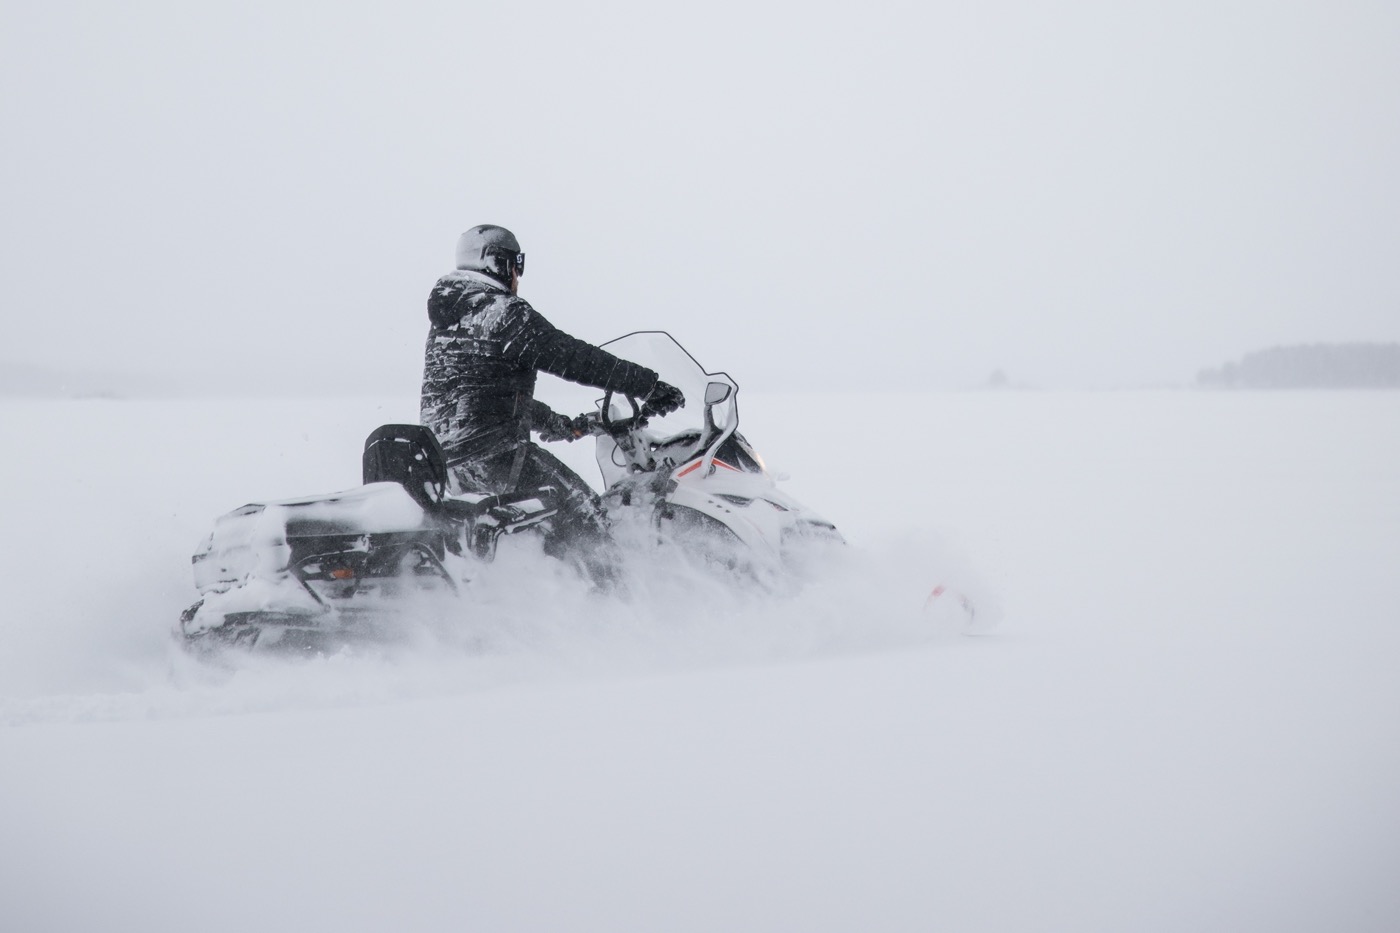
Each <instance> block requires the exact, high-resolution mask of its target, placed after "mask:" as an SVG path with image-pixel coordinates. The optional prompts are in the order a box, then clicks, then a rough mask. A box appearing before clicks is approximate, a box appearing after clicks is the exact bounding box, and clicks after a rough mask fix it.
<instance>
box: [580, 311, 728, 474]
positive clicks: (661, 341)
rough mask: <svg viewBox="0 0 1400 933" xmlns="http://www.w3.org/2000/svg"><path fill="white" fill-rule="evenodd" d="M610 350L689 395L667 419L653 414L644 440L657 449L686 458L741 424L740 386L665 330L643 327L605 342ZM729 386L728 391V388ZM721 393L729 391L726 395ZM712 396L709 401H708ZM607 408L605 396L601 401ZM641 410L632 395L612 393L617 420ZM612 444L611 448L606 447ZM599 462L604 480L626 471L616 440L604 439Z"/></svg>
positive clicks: (611, 408)
mask: <svg viewBox="0 0 1400 933" xmlns="http://www.w3.org/2000/svg"><path fill="white" fill-rule="evenodd" d="M602 346H603V348H604V349H606V350H607V351H608V352H609V353H611V354H613V355H614V356H618V357H621V358H622V359H624V360H631V361H632V362H634V363H639V364H641V365H642V366H645V367H647V368H648V369H653V370H655V371H656V374H657V375H658V376H660V377H661V381H662V382H669V383H670V384H671V385H673V386H675V387H676V388H678V389H680V390H681V392H682V394H684V395H685V406H684V407H683V408H680V409H677V410H676V411H674V412H672V413H671V414H669V415H666V416H665V417H661V418H652V419H650V421H649V422H648V424H647V427H646V429H645V430H644V431H643V432H642V439H644V440H646V441H647V442H649V443H650V444H651V445H653V446H654V447H656V448H657V455H658V457H667V458H669V459H672V460H673V461H674V462H676V463H680V462H683V460H684V459H688V458H689V457H691V456H694V455H695V454H698V453H703V452H705V451H706V450H707V449H709V448H712V447H714V446H715V445H716V442H718V441H722V440H723V439H724V438H725V437H727V436H728V435H729V434H732V433H733V431H734V429H735V428H736V427H737V426H738V424H739V406H738V405H737V404H736V401H735V397H736V396H737V395H738V394H739V386H738V384H737V383H735V382H734V380H733V379H730V378H729V376H728V375H727V374H725V373H707V372H705V369H704V367H702V366H701V365H700V364H699V363H698V362H696V361H695V358H694V357H692V356H691V355H690V354H689V353H687V352H686V351H685V348H684V347H682V346H681V345H680V344H678V343H676V341H675V338H673V337H672V336H671V335H670V334H668V333H665V332H664V331H640V332H638V333H635V334H628V335H627V336H625V337H619V338H617V339H616V340H611V341H609V342H607V343H605V344H603V345H602ZM726 389H727V391H726ZM720 396H723V397H722V398H721V397H720ZM707 398H708V400H709V401H708V404H707ZM599 404H600V407H601V400H599ZM633 414H635V412H633V410H632V406H631V405H630V404H629V403H628V401H627V399H626V398H624V397H623V396H620V395H614V396H613V397H612V404H611V405H610V406H609V410H608V417H609V418H611V419H613V420H618V419H623V418H630V417H632V415H633ZM605 448H606V449H605ZM598 466H599V468H600V469H601V470H602V471H603V481H604V482H605V483H607V484H608V485H612V484H613V483H614V482H615V481H616V479H617V478H619V476H621V475H622V474H624V473H625V472H626V462H625V460H624V459H623V457H622V454H621V451H617V450H615V449H613V445H611V444H600V445H599V448H598Z"/></svg>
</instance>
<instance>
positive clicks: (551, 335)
mask: <svg viewBox="0 0 1400 933" xmlns="http://www.w3.org/2000/svg"><path fill="white" fill-rule="evenodd" d="M509 318H510V323H509V325H508V326H507V328H506V329H505V330H506V333H505V334H504V336H505V356H506V357H507V358H511V359H516V360H518V361H520V362H522V363H524V364H525V365H526V366H530V367H532V368H534V369H536V370H540V371H542V372H547V373H550V374H551V375H555V376H558V377H559V378H561V379H567V380H569V381H570V382H579V383H582V384H584V385H589V386H594V387H595V388H599V389H604V390H608V391H612V392H620V393H623V394H624V395H630V396H632V397H633V398H646V397H647V396H648V395H650V394H651V391H652V390H653V389H654V388H656V380H657V377H656V373H654V372H652V371H651V370H650V369H647V368H646V367H645V366H638V365H637V364H636V363H630V362H628V361H627V360H624V359H619V358H618V357H616V356H613V355H612V354H611V353H609V352H608V351H606V350H603V349H600V348H599V347H595V346H593V345H592V344H590V343H585V342H584V341H582V340H579V339H578V338H577V337H571V336H569V335H568V334H566V333H564V332H563V331H562V330H560V329H559V328H557V327H555V326H554V325H553V324H551V323H549V321H547V320H545V318H544V316H543V315H542V314H540V313H539V312H538V311H536V310H535V309H534V308H532V307H530V305H529V303H528V302H526V301H524V300H523V299H518V298H517V299H515V300H514V301H512V302H511V308H510V314H509Z"/></svg>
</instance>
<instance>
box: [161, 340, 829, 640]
mask: <svg viewBox="0 0 1400 933" xmlns="http://www.w3.org/2000/svg"><path fill="white" fill-rule="evenodd" d="M603 346H604V347H607V348H608V349H609V350H610V352H612V353H614V354H615V355H618V356H620V357H622V358H624V359H630V360H634V361H636V362H639V363H641V364H643V365H645V366H648V367H650V368H652V369H654V370H656V371H657V372H658V373H659V374H660V375H661V378H662V379H664V380H665V381H667V382H669V383H671V384H672V385H675V386H677V387H678V388H680V389H681V391H682V393H683V394H684V396H685V399H686V403H687V404H686V405H685V406H684V407H683V408H681V409H679V410H677V411H675V412H672V413H670V414H667V415H664V416H658V415H656V414H655V413H654V412H650V411H648V410H647V409H646V407H645V406H644V405H643V404H642V403H641V402H639V401H638V400H637V399H634V398H630V397H626V396H614V395H613V394H612V393H608V394H607V395H606V396H605V397H604V398H603V399H602V400H600V401H599V402H598V403H597V410H596V411H595V412H592V413H590V414H589V415H588V416H587V421H588V424H589V426H590V432H589V433H591V434H592V435H593V436H594V437H595V439H596V445H597V446H596V459H597V462H598V466H599V469H600V470H601V472H602V477H603V483H604V492H603V494H602V503H603V506H604V509H605V510H606V512H607V515H608V518H609V520H610V521H611V522H612V524H613V528H614V531H615V533H616V534H617V536H618V539H619V542H620V543H622V544H623V545H624V546H626V545H629V544H630V545H633V546H642V547H648V546H655V547H679V548H681V549H683V550H684V551H685V552H687V553H688V554H694V555H696V556H697V557H699V558H700V559H701V560H703V561H705V562H708V563H718V564H720V565H721V566H722V567H724V568H726V569H735V568H749V569H751V568H766V569H768V570H780V568H782V567H783V566H784V563H785V562H786V561H788V560H789V559H790V558H791V556H792V555H794V554H795V553H797V552H799V551H801V550H802V549H804V548H807V547H810V546H811V545H812V543H813V542H817V543H818V544H825V543H827V542H840V541H841V536H840V534H839V533H838V532H837V530H836V528H835V526H834V525H832V524H831V523H830V522H828V521H826V520H825V519H823V518H821V517H820V516H818V515H816V514H815V513H813V512H812V511H811V510H809V509H808V508H807V507H806V506H804V505H802V504H801V503H800V502H798V501H796V500H795V499H793V498H792V497H791V496H788V495H786V494H784V493H782V492H781V491H780V490H779V489H778V488H777V484H776V482H775V481H774V478H773V477H772V476H771V475H770V474H769V473H768V470H767V468H766V467H765V466H764V463H763V460H762V458H761V457H760V456H759V455H758V453H757V451H755V450H754V448H753V447H752V446H751V445H750V444H749V443H748V441H747V440H745V439H744V437H743V435H741V434H739V432H738V430H737V428H738V424H739V415H738V406H737V395H738V390H739V387H738V385H737V384H736V383H735V382H734V381H733V380H732V379H731V378H730V377H729V376H728V375H726V374H724V373H706V372H705V371H704V369H703V368H702V367H701V366H700V365H699V364H698V363H697V362H696V361H695V359H694V358H693V357H691V356H690V354H689V353H687V352H686V351H685V349H684V348H682V347H681V346H680V344H678V343H676V341H675V340H674V339H673V338H672V337H671V336H670V335H669V334H666V333H663V332H656V331H652V332H640V333H634V334H629V335H627V336H625V337H621V338H618V339H617V340H614V341H611V342H610V343H607V344H604V345H603ZM362 475H363V481H364V485H362V486H359V487H357V488H355V489H350V490H347V491H344V492H339V493H333V494H330V495H321V496H308V497H304V498H299V499H289V500H284V501H276V502H258V503H251V504H249V505H245V506H243V507H242V508H239V509H235V510H234V511H232V512H229V513H228V514H226V515H224V516H222V517H220V518H219V519H218V520H217V521H216V523H215V526H214V530H213V531H212V532H211V533H210V535H209V536H208V537H207V538H206V539H205V540H204V542H203V544H202V545H201V546H200V547H199V549H198V550H197V551H196V552H195V554H194V556H193V558H192V561H193V566H194V577H195V584H196V586H197V588H198V590H199V593H200V599H199V601H198V602H196V603H195V604H194V605H193V606H191V607H190V608H189V609H187V610H185V612H184V613H183V614H182V615H181V617H180V621H179V623H178V625H177V627H176V637H177V638H178V639H179V640H181V641H182V642H183V643H184V644H185V645H186V646H187V647H189V648H191V649H193V650H196V651H203V650H205V649H218V648H223V647H229V646H239V647H245V648H253V647H257V648H259V649H265V648H277V649H282V650H291V651H317V650H321V649H323V648H325V647H328V646H331V645H335V644H338V643H343V642H348V641H357V640H365V639H367V640H374V639H376V638H388V637H392V635H393V632H394V629H395V620H396V618H400V619H401V614H402V613H412V612H415V611H417V610H418V609H419V608H421V607H422V606H423V605H425V603H424V602H423V600H424V599H445V600H449V601H451V600H463V601H465V600H467V599H469V590H470V584H471V580H472V579H473V578H474V577H475V575H476V574H477V573H478V572H479V571H480V569H481V567H482V565H483V564H484V563H487V562H490V561H491V560H492V559H493V557H494V555H495V553H496V549H497V546H498V544H499V542H500V541H501V540H502V539H503V538H504V537H506V536H509V535H514V534H518V533H521V532H526V533H528V532H529V531H530V530H531V529H538V528H540V527H541V526H543V525H544V523H546V522H548V521H549V520H550V518H551V517H553V516H554V515H555V514H556V513H557V511H558V495H559V493H558V491H557V490H555V489H554V488H552V487H549V486H544V487H539V488H528V489H520V490H516V491H513V492H510V493H506V494H500V495H495V494H489V493H465V494H453V493H451V492H449V488H448V471H447V462H446V458H445V456H444V454H443V451H442V447H441V445H440V444H439V443H438V440H437V438H436V437H435V436H434V435H433V433H432V432H431V431H430V430H429V429H428V428H426V427H423V426H421V425H384V426H381V427H379V428H377V429H376V430H375V431H373V432H372V433H371V434H370V435H369V437H368V438H367V439H366V440H365V446H364V453H363V457H362Z"/></svg>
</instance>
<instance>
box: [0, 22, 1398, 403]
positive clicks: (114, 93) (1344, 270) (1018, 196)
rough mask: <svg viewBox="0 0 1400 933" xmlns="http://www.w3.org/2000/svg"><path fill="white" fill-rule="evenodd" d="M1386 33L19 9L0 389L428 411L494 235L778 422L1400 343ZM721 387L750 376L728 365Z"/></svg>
mask: <svg viewBox="0 0 1400 933" xmlns="http://www.w3.org/2000/svg"><path fill="white" fill-rule="evenodd" d="M1397 47H1400V10H1397V8H1396V7H1395V6H1394V5H1392V4H1384V3H1361V2H1349V3H1329V4H1320V3H1317V4H1290V5H1287V6H1286V7H1280V6H1279V5H1276V4H1266V3H1243V2H1225V3H1204V2H1186V3H1177V4H1171V5H1169V6H1159V5H1147V6H1144V5H1132V6H1131V7H1129V8H1125V7H1123V6H1122V5H1118V4H1107V3H1084V2H1079V3H1072V4H1069V5H1056V6H1053V7H1046V6H1044V5H1042V4H1032V3H1023V2H1012V3H991V4H979V5H977V6H976V7H975V8H968V7H967V6H966V5H952V4H940V5H935V6H929V5H926V4H914V3H907V4H906V3H887V2H877V3H873V4H861V5H858V6H853V5H833V4H809V5H803V6H801V7H798V6H797V5H791V4H761V3H760V4H747V3H746V4H733V5H730V4H719V5H714V4H711V5H707V6H706V7H704V8H703V9H696V10H695V11H693V12H677V11H674V10H669V9H662V8H657V7H653V6H649V5H642V4H609V3H603V4H587V5H584V6H582V7H576V6H573V5H567V4H562V3H546V4H528V3H527V4H521V3H511V4H470V3H461V2H455V3H440V4H422V3H419V4H400V5H395V7H394V8H393V9H392V10H391V9H390V8H388V7H384V6H382V5H379V4H372V5H371V4H363V3H337V4H331V3H283V2H278V3H238V4H228V3H200V4H196V5H186V4H175V3H142V4H120V5H110V4H100V3H69V4H61V5H37V4H19V3H6V4H5V5H4V7H3V22H0V82H3V87H4V93H3V94H0V125H3V126H4V133H5V145H4V146H3V147H0V204H3V207H2V208H0V249H3V251H4V254H5V262H4V272H3V277H0V308H3V315H2V316H0V328H3V329H0V346H2V347H3V349H0V361H4V362H8V363H10V364H18V363H21V362H23V363H26V364H29V365H37V366H43V367H46V368H49V369H57V370H63V371H69V372H90V371H102V372H115V373H136V374H142V375H143V376H144V377H148V378H149V377H156V376H159V377H169V378H171V379H173V380H175V381H176V382H177V383H178V384H180V385H181V386H183V387H185V388H187V389H197V388H200V387H207V386H209V385H219V386H225V387H229V386H231V387H233V389H234V390H235V391H266V390H269V389H270V388H271V389H276V388H282V387H288V386H295V385H306V384H308V383H309V382H312V381H315V382H317V383H320V384H322V385H330V386H331V387H332V388H334V389H335V390H337V391H343V390H346V389H350V388H365V389H370V390H373V391H376V392H387V393H390V394H395V395H397V394H400V393H402V394H404V395H411V394H413V393H415V392H416V390H417V382H418V377H419V373H420V367H421V347H422V340H423V336H424V334H425V331H426V321H425V318H424V313H423V302H424V298H425V297H426V293H427V290H428V288H429V287H430V285H431V284H432V282H433V280H434V279H435V278H436V276H438V275H439V274H441V273H442V272H444V271H446V270H447V269H448V268H449V267H450V265H451V259H452V248H453V244H454V241H455V238H456V236H457V234H458V233H459V232H460V231H461V230H463V229H465V228H466V227H468V226H471V225H473V224H477V223H484V222H489V223H497V224H503V225H505V226H508V227H510V228H511V229H513V230H514V231H515V232H516V233H517V234H518V235H519V237H520V239H521V241H522V243H523V245H524V248H525V250H526V252H527V254H528V256H529V262H528V274H527V275H526V277H525V280H524V281H523V283H522V294H524V295H525V297H527V298H529V299H530V300H531V301H532V302H534V303H535V305H536V307H538V308H539V309H540V310H541V311H542V312H543V313H544V314H545V315H546V316H548V317H549V318H550V319H551V320H552V321H554V323H556V324H557V325H559V326H560V327H562V328H564V329H565V330H568V331H570V332H572V333H574V334H576V335H577V336H580V337H583V338H585V339H589V340H593V341H601V340H604V339H607V338H609V337H612V336H616V335H618V334H620V333H624V332H627V331H629V330H633V329H639V328H649V329H650V328H662V329H667V330H670V331H672V332H674V333H676V334H677V335H678V336H681V337H682V339H683V340H684V341H685V342H686V344H687V345H688V346H691V347H692V348H693V350H694V351H695V352H696V353H697V354H698V355H699V356H700V358H702V359H715V358H721V357H722V358H724V359H726V360H728V361H730V362H731V366H732V368H733V369H734V370H735V371H742V372H744V373H745V374H747V377H746V382H745V384H746V386H748V387H750V388H753V389H761V390H787V389H810V388H815V387H819V386H821V385H823V384H830V383H831V382H833V381H836V380H839V382H840V383H841V384H843V385H852V384H854V385H859V386H862V387H866V388H872V389H881V388H921V389H923V388H937V387H959V386H966V385H976V384H980V383H982V382H984V381H985V380H986V379H987V378H988V376H989V374H991V373H992V372H993V371H994V370H998V369H1000V370H1003V371H1005V372H1006V373H1007V374H1008V376H1009V378H1010V379H1011V381H1013V382H1014V383H1017V384H1027V385H1042V386H1049V387H1060V386H1070V387H1078V386H1084V387H1105V386H1124V385H1130V386H1138V385H1158V384H1167V385H1170V384H1179V383H1186V382H1189V381H1190V380H1191V379H1192V378H1193V377H1194V375H1195V373H1196V372H1197V370H1198V369H1200V368H1201V367H1202V366H1209V365H1218V364H1220V363H1223V362H1224V361H1226V360H1229V359H1235V358H1238V357H1239V356H1241V355H1242V354H1243V353H1246V352H1248V351H1251V350H1255V349H1258V348H1261V347H1264V346H1270V345H1275V344H1287V343H1306V342H1310V341H1327V340H1336V341H1361V340H1395V339H1400V313H1397V312H1400V264H1397V263H1395V261H1394V257H1395V256H1397V255H1400V176H1397V174H1396V173H1395V171H1394V166H1395V165H1397V164H1400V58H1397V56H1395V54H1394V49H1395V48H1397ZM721 346H722V347H723V352H720V349H719V348H720V347H721Z"/></svg>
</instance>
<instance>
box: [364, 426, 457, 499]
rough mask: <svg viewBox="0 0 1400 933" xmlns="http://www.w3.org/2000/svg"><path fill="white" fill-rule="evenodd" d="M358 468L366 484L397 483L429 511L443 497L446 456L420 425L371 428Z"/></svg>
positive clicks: (428, 431)
mask: <svg viewBox="0 0 1400 933" xmlns="http://www.w3.org/2000/svg"><path fill="white" fill-rule="evenodd" d="M361 467H362V474H363V477H364V482H365V484H366V485H368V484H369V483H386V482H387V483H398V484H399V485H401V486H403V488H404V489H406V490H407V491H408V494H409V495H410V496H412V497H413V499H414V501H415V502H417V503H418V504H419V505H421V506H422V507H423V508H425V509H427V510H428V511H430V512H431V511H435V510H436V509H438V508H439V507H440V506H441V505H442V502H443V499H444V498H445V497H446V495H447V457H446V456H444V455H443V452H442V445H441V444H439V443H438V439H437V436H436V435H434V434H433V432H432V431H431V430H429V429H428V428H425V427H423V425H421V424H386V425H382V426H380V427H378V428H375V429H374V430H373V431H372V432H370V435H369V437H367V438H365V452H364V456H363V458H362V459H361Z"/></svg>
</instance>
